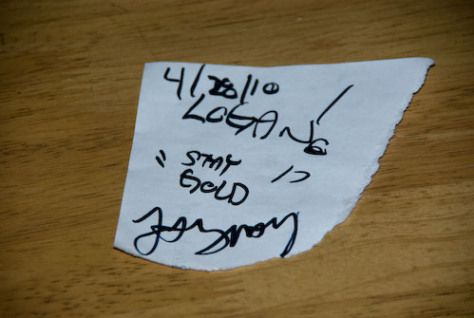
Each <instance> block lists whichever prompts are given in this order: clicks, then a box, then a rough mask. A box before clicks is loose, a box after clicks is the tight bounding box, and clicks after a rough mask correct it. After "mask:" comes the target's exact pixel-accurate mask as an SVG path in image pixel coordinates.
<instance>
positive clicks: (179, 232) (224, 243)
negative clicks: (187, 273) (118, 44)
mask: <svg viewBox="0 0 474 318" xmlns="http://www.w3.org/2000/svg"><path fill="white" fill-rule="evenodd" d="M298 214H299V213H298V212H291V213H288V214H287V215H285V216H284V217H283V218H282V219H281V220H280V221H279V220H278V218H277V217H273V218H272V219H271V220H269V221H267V222H266V223H263V222H260V223H257V224H255V225H247V224H241V225H236V224H234V225H231V226H230V227H229V228H228V229H226V230H223V229H208V228H206V227H205V226H204V221H203V219H202V218H198V219H196V220H195V221H194V222H192V223H191V224H189V223H190V222H188V220H187V218H186V217H184V216H182V217H179V218H178V219H177V220H176V222H174V224H173V225H171V226H167V225H164V224H163V211H162V209H161V208H160V207H155V208H153V209H152V210H150V211H149V212H147V213H146V214H145V215H143V216H142V217H140V218H138V219H136V220H133V223H141V222H143V221H145V220H147V219H148V218H150V217H152V216H153V215H156V224H154V225H151V226H150V231H149V232H145V233H143V234H140V235H138V236H137V237H136V238H135V239H134V242H133V244H134V247H135V249H136V251H137V252H138V253H140V254H141V255H150V254H152V253H154V252H155V251H156V249H157V248H158V246H159V243H160V241H164V242H166V243H176V242H178V241H179V240H180V239H181V237H182V236H183V235H184V233H185V232H188V231H191V230H193V229H197V230H198V231H199V232H200V233H205V234H213V235H215V237H216V239H215V240H214V241H213V242H212V243H211V244H209V245H207V246H206V247H204V248H203V249H201V250H199V251H197V252H195V253H194V254H195V255H211V254H215V253H218V252H220V251H222V250H224V249H226V248H227V247H235V246H236V245H237V243H238V241H239V239H240V237H241V236H242V235H245V236H246V237H247V238H260V237H262V236H263V235H264V234H265V231H266V230H267V229H268V228H270V227H271V228H273V229H275V230H278V229H279V228H280V227H282V226H283V225H284V224H285V223H286V222H291V221H292V225H293V229H292V232H291V235H290V237H289V239H288V242H287V244H286V245H285V247H284V249H283V251H282V252H281V253H280V256H281V257H285V256H286V255H288V253H290V251H291V249H292V248H293V245H294V244H295V241H296V236H297V234H298ZM166 233H173V234H174V235H175V236H174V237H171V238H170V237H164V236H167V235H166ZM147 238H151V239H152V244H141V242H142V240H144V239H147ZM143 245H149V246H148V247H147V248H144V247H143Z"/></svg>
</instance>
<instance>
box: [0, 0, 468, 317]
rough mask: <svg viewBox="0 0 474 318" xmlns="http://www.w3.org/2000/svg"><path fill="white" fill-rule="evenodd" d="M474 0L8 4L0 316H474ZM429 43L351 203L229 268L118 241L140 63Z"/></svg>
mask: <svg viewBox="0 0 474 318" xmlns="http://www.w3.org/2000/svg"><path fill="white" fill-rule="evenodd" d="M473 49H474V5H473V3H472V1H441V0H440V1H425V0H419V1H380V0H378V1H375V0H373V1H372V0H370V1H365V0H364V1H328V0H323V1H302V0H292V1H284V0H278V1H270V0H261V1H207V2H204V1H171V0H170V1H151V0H150V1H122V0H104V1H93V0H81V1H59V0H46V1H29V0H14V1H13V0H11V1H10V0H3V1H2V2H0V105H1V110H2V112H1V115H0V123H1V124H0V133H1V134H0V142H1V157H0V158H1V159H0V160H1V164H2V166H1V169H0V178H1V179H0V180H1V192H0V193H1V194H0V196H1V197H0V198H1V213H2V217H3V220H2V222H1V228H0V229H1V231H0V244H1V245H0V246H1V263H0V264H1V276H0V277H1V280H2V284H1V296H2V297H1V301H0V312H1V315H2V316H3V317H36V316H42V317H447V316H459V317H468V316H470V317H473V316H474V252H473V251H474V243H473V242H474V215H473V206H474V202H473V201H474V200H473V184H474V171H473V170H474V154H473V148H474V146H473V145H474V143H473V141H474V138H473V136H474V112H473V103H474V91H473V78H474V65H473V64H474V62H473V60H474V59H473V53H472V51H473ZM412 56H427V57H431V58H433V59H434V60H435V62H436V66H434V67H432V68H431V69H430V71H429V73H428V76H427V79H426V82H425V85H424V87H423V88H422V89H421V91H420V92H419V93H418V94H416V95H415V97H414V99H413V101H412V103H411V105H410V107H409V109H408V110H407V111H406V112H405V115H404V118H403V120H402V121H401V123H400V124H399V125H398V127H397V129H396V133H395V136H394V138H393V139H392V140H391V142H390V144H389V146H388V148H387V151H386V153H385V155H384V157H383V158H382V159H381V160H380V170H379V171H378V172H377V173H376V174H375V175H374V177H373V181H372V183H371V184H370V185H369V186H368V188H367V189H366V191H365V192H364V194H363V196H362V198H361V200H360V201H359V203H358V204H357V207H356V208H355V210H354V211H353V213H352V214H351V216H350V217H349V219H348V220H347V221H346V222H345V223H343V224H342V225H340V226H338V227H337V228H336V229H334V230H333V231H332V232H330V233H329V234H328V235H327V236H326V237H325V238H324V240H323V241H322V243H321V244H319V245H318V246H317V247H315V248H313V249H312V250H311V251H309V252H306V253H303V254H301V255H298V256H295V257H291V258H289V259H284V260H282V259H277V260H272V261H269V262H264V263H260V264H257V265H254V266H249V267H244V268H241V269H237V270H231V271H224V272H213V273H205V272H195V271H183V270H179V269H174V268H169V267H165V266H161V265H157V264H153V263H151V262H147V261H144V260H141V259H137V258H134V257H131V256H129V255H126V254H124V253H122V252H119V251H117V250H114V249H113V248H112V243H113V237H114V233H115V226H116V221H117V218H118V213H119V206H120V202H121V196H122V190H123V185H124V180H125V175H126V169H127V163H128V157H129V152H130V146H131V140H132V134H133V129H134V121H135V115H136V107H137V102H138V94H139V87H140V80H141V75H142V70H143V64H144V63H145V62H151V61H185V62H205V63H219V64H235V65H255V66H269V65H291V64H311V63H336V62H348V61H359V60H377V59H387V58H400V57H412Z"/></svg>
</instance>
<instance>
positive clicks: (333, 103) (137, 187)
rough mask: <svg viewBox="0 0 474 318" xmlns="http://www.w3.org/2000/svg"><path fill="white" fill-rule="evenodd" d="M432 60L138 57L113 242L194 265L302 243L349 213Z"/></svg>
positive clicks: (217, 265) (229, 261)
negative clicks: (285, 62) (275, 61)
mask: <svg viewBox="0 0 474 318" xmlns="http://www.w3.org/2000/svg"><path fill="white" fill-rule="evenodd" d="M432 64H433V61H432V60H431V59H428V58H408V59H397V60H384V61H374V62H358V63H344V64H332V65H298V66H282V67H243V66H226V65H210V64H192V63H172V62H160V63H148V64H146V65H145V70H144V74H143V81H142V88H141V93H140V102H139V106H138V113H137V120H136V125H135V134H134V138H133V145H132V151H131V155H130V162H129V167H128V174H127V179H126V184H125V190H124V194H123V200H122V206H121V210H120V217H119V222H118V227H117V233H116V236H115V247H116V248H118V249H121V250H123V251H125V252H127V253H130V254H132V255H135V256H138V257H142V258H144V259H147V260H150V261H153V262H157V263H161V264H165V265H169V266H175V267H180V268H187V269H196V270H219V269H230V268H235V267H239V266H243V265H250V264H253V263H255V262H260V261H264V260H268V259H271V258H274V257H289V256H291V255H295V254H298V253H301V252H303V251H307V250H309V249H311V247H312V246H314V245H315V244H317V243H318V242H320V241H321V239H322V238H323V237H324V235H325V234H326V233H327V232H328V231H330V230H331V229H332V228H334V226H336V225H337V224H339V223H341V222H343V221H344V220H345V219H346V218H347V217H348V215H349V213H350V212H351V210H352V209H353V208H354V206H355V204H356V202H357V200H358V198H359V196H360V195H361V193H362V191H363V190H364V188H365V187H366V186H367V184H368V183H369V182H370V178H371V176H372V174H373V173H375V171H376V170H377V168H378V159H379V158H380V157H381V156H382V154H383V153H384V151H385V148H386V146H387V143H388V141H389V139H390V137H391V136H392V135H393V131H394V128H395V126H396V124H397V123H398V122H399V121H400V119H401V118H402V115H403V111H404V110H405V109H406V107H407V106H408V104H409V102H410V100H411V98H412V95H413V94H414V93H415V92H417V91H418V90H419V89H420V87H421V85H422V84H423V81H424V78H425V75H426V72H427V70H428V68H429V67H430V66H431V65H432Z"/></svg>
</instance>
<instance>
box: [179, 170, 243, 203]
mask: <svg viewBox="0 0 474 318" xmlns="http://www.w3.org/2000/svg"><path fill="white" fill-rule="evenodd" d="M226 184H227V181H225V180H223V181H222V182H221V184H220V185H215V184H214V183H213V182H211V181H204V182H202V181H201V179H199V178H198V177H197V176H195V175H194V171H193V169H186V170H184V171H183V172H182V173H181V175H180V177H179V185H180V186H182V187H183V188H190V190H189V193H194V192H196V191H197V190H198V189H199V190H200V191H201V192H202V193H214V198H215V199H216V200H227V203H230V204H232V205H240V204H242V203H244V202H245V200H246V199H247V197H248V195H249V189H248V188H247V186H246V185H245V184H243V183H240V182H234V183H233V184H232V187H231V190H230V192H229V193H227V194H222V193H221V192H223V190H224V189H225V188H226Z"/></svg>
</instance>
